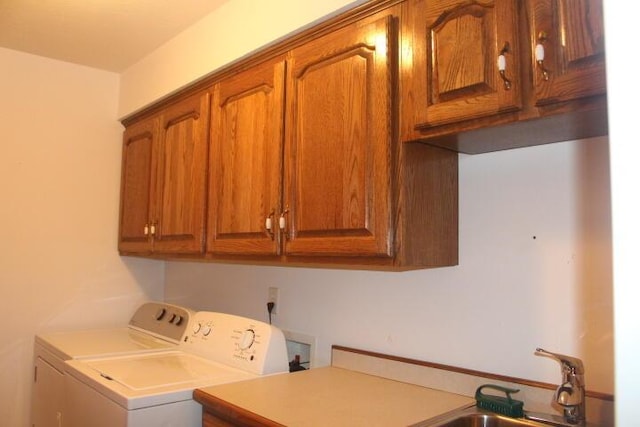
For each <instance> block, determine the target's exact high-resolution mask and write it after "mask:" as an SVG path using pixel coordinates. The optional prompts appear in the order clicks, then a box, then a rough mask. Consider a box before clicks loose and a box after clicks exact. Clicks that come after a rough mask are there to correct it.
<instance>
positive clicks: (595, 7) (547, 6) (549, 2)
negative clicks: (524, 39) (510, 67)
mask: <svg viewBox="0 0 640 427" xmlns="http://www.w3.org/2000/svg"><path fill="white" fill-rule="evenodd" d="M530 4H531V8H530V14H531V17H532V23H531V25H532V31H531V44H532V46H533V52H532V55H533V59H532V60H533V63H534V64H536V65H534V67H535V68H536V71H535V74H534V76H535V77H534V85H535V97H536V105H538V106H542V105H547V104H551V103H556V102H562V101H569V100H574V99H578V98H584V97H589V96H593V95H601V94H604V93H605V92H606V78H605V52H604V23H603V10H602V0H532V1H531V3H530ZM542 53H543V56H540V55H541V54H542ZM540 59H542V61H541V62H538V60H540Z"/></svg>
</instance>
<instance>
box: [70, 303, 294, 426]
mask: <svg viewBox="0 0 640 427" xmlns="http://www.w3.org/2000/svg"><path fill="white" fill-rule="evenodd" d="M192 325H193V327H192V328H191V331H190V332H188V334H187V335H186V336H185V337H184V338H183V340H182V342H181V343H180V345H179V346H178V348H177V349H176V350H170V351H166V352H159V353H151V354H137V355H126V356H117V357H99V358H90V359H82V360H69V361H67V362H65V365H66V366H65V374H66V375H65V384H64V385H65V395H66V401H65V422H64V425H65V426H68V427H86V426H92V427H149V426H154V427H156V426H164V427H170V426H174V427H200V426H201V425H202V407H201V405H200V404H199V403H197V402H196V401H194V400H193V391H194V390H195V389H196V388H199V387H204V386H209V385H215V384H223V383H230V382H235V381H242V380H247V379H252V378H256V377H259V376H263V375H271V374H280V373H287V372H288V371H289V363H288V358H287V346H286V341H285V338H284V335H283V333H282V331H280V330H279V329H278V328H276V327H274V326H272V325H269V324H266V323H264V322H260V321H257V320H252V319H248V318H245V317H240V316H234V315H230V314H224V313H215V312H198V313H196V314H195V315H194V317H193V322H192Z"/></svg>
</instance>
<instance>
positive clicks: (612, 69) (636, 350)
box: [604, 0, 640, 426]
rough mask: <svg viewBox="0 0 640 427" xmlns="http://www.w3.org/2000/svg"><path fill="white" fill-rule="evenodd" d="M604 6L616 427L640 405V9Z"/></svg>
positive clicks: (633, 418) (628, 422)
mask: <svg viewBox="0 0 640 427" xmlns="http://www.w3.org/2000/svg"><path fill="white" fill-rule="evenodd" d="M604 5H605V28H606V34H607V39H606V43H607V77H608V78H607V83H608V88H607V94H608V99H609V131H610V135H611V187H612V209H613V251H614V284H615V286H614V295H615V300H614V306H615V312H614V313H615V366H616V375H615V384H616V390H615V391H616V424H617V425H619V426H634V425H637V424H638V402H640V364H639V363H638V355H639V354H640V339H639V338H640V312H639V311H638V301H639V300H640V286H638V284H640V268H638V265H639V264H638V242H639V241H640V222H639V221H638V218H640V204H639V203H638V183H639V182H640V168H639V167H638V158H639V155H640V146H639V145H638V143H637V141H638V136H637V134H638V126H637V123H638V117H637V113H636V109H635V108H633V106H634V105H635V102H636V100H637V99H639V98H640V87H639V86H638V85H637V84H633V82H635V79H636V78H637V77H636V74H637V73H636V72H635V67H634V66H633V65H634V64H635V57H634V56H633V55H629V51H628V50H627V49H626V46H627V43H628V37H629V31H628V29H629V28H634V27H635V26H636V25H637V20H636V19H635V17H637V16H638V14H639V13H640V4H639V3H638V2H632V3H629V2H618V1H615V0H605V2H604ZM630 82H632V83H631V84H630Z"/></svg>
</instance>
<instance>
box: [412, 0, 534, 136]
mask: <svg viewBox="0 0 640 427" xmlns="http://www.w3.org/2000/svg"><path fill="white" fill-rule="evenodd" d="M409 21H410V22H409V31H410V33H411V34H410V35H409V37H410V38H411V39H412V43H411V46H410V51H412V59H411V61H410V65H411V70H410V71H408V72H407V73H408V75H409V77H408V80H409V81H410V83H409V86H410V91H411V92H412V94H411V96H412V97H413V98H414V99H413V102H414V103H415V105H414V115H415V116H414V121H413V123H414V125H416V126H417V127H423V128H424V127H431V126H438V125H443V124H449V123H456V122H461V121H464V120H471V119H476V118H480V117H485V116H490V115H495V114H498V113H501V112H508V111H516V110H518V109H520V108H521V85H522V82H521V81H520V79H519V75H520V66H519V55H520V52H519V51H520V49H519V43H518V33H517V12H516V5H515V3H514V1H513V0H488V1H462V0H442V1H429V0H413V1H412V2H411V5H410V7H409ZM501 54H503V55H504V60H505V69H504V79H507V80H508V81H509V82H508V83H507V82H506V81H505V80H504V79H503V77H502V76H501V73H500V71H499V68H498V57H499V56H500V55H501ZM404 61H406V59H404ZM403 66H404V65H403ZM405 74H406V73H405Z"/></svg>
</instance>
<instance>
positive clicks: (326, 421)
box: [194, 367, 474, 427]
mask: <svg viewBox="0 0 640 427" xmlns="http://www.w3.org/2000/svg"><path fill="white" fill-rule="evenodd" d="M194 398H195V400H196V401H197V402H199V403H201V404H202V405H203V426H204V427H212V426H233V425H242V426H278V425H286V426H300V425H305V426H354V425H366V426H376V425H378V426H389V425H411V424H415V423H418V422H420V421H424V420H426V419H429V418H433V417H435V416H438V415H440V414H444V413H448V412H450V411H455V410H458V409H460V408H464V407H467V406H471V405H473V404H474V400H473V399H472V398H470V397H467V396H462V395H458V394H454V393H449V392H445V391H439V390H435V389H430V388H426V387H422V386H418V385H413V384H408V383H403V382H399V381H394V380H389V379H385V378H381V377H377V376H373V375H368V374H364V373H360V372H356V371H352V370H349V369H343V368H337V367H325V368H316V369H311V370H308V371H301V372H295V373H291V374H281V375H274V376H269V377H263V378H258V379H255V380H250V381H243V382H239V383H232V384H223V385H218V386H211V387H206V388H202V389H198V390H196V391H195V392H194Z"/></svg>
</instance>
